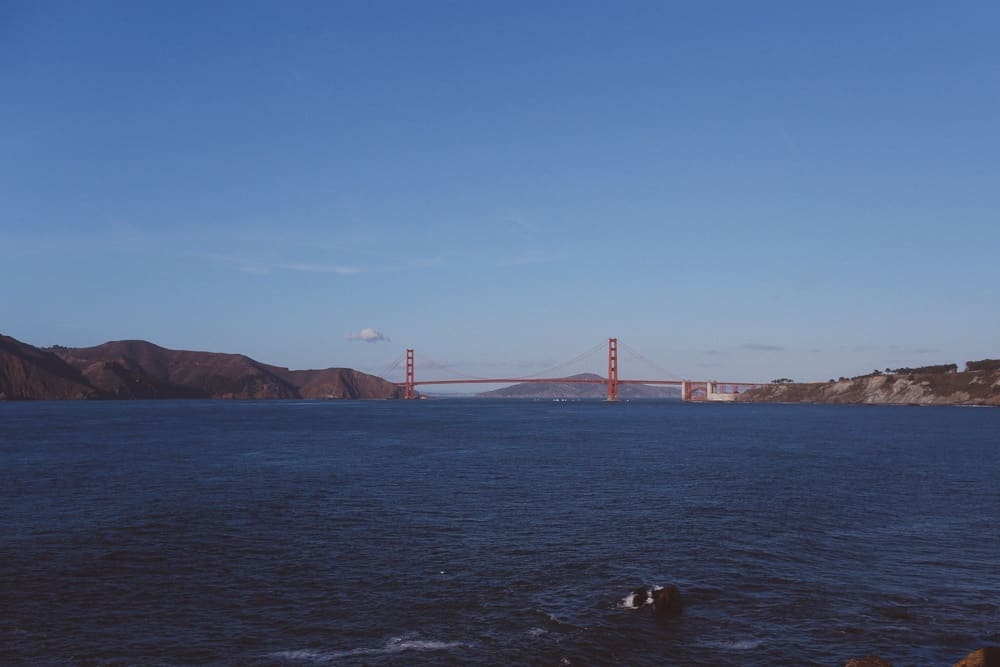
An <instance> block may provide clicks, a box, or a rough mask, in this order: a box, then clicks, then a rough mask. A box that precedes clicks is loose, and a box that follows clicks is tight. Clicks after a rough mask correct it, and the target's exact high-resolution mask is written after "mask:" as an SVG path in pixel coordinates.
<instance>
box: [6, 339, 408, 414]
mask: <svg viewBox="0 0 1000 667" xmlns="http://www.w3.org/2000/svg"><path fill="white" fill-rule="evenodd" d="M0 395H2V396H3V397H5V398H7V399H10V400H29V399H42V400H59V399H77V398H92V399H93V398H109V399H158V398H253V399H271V398H274V399H279V398H285V399H287V398H352V399H356V398H399V397H400V396H401V391H400V390H399V388H397V387H396V386H395V385H394V384H392V383H390V382H388V381H386V380H383V379H382V378H379V377H376V376H373V375H368V374H366V373H361V372H359V371H356V370H353V369H350V368H328V369H323V370H307V371H292V370H289V369H287V368H281V367H279V366H270V365H268V364H263V363H260V362H259V361H256V360H254V359H251V358H250V357H247V356H246V355H242V354H224V353H218V352H193V351H188V350H170V349H167V348H164V347H160V346H159V345H155V344H153V343H150V342H147V341H143V340H122V341H112V342H108V343H104V344H102V345H97V346H95V347H87V348H67V347H59V346H56V347H53V348H50V349H47V350H43V349H39V348H36V347H32V346H31V345H27V344H26V343H22V342H20V341H17V340H15V339H13V338H10V337H8V336H2V337H0Z"/></svg>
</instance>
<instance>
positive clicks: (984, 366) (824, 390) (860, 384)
mask: <svg viewBox="0 0 1000 667" xmlns="http://www.w3.org/2000/svg"><path fill="white" fill-rule="evenodd" d="M740 400H741V401H745V402H757V403H834V404H864V405H964V406H1000V360H995V359H983V360H981V361H970V362H967V363H966V368H965V370H964V371H961V372H959V371H958V370H957V367H956V366H955V365H953V364H952V365H947V366H927V367H924V368H915V369H896V370H890V369H886V370H885V371H875V372H873V373H870V374H868V375H862V376H857V377H853V378H840V379H839V380H830V381H828V382H790V383H779V384H770V385H767V386H764V387H760V388H757V389H751V390H749V391H747V392H745V393H744V394H742V395H741V396H740Z"/></svg>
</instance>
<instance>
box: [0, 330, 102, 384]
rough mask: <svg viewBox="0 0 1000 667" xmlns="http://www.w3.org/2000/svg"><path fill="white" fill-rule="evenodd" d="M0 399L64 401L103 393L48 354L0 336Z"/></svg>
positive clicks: (76, 371)
mask: <svg viewBox="0 0 1000 667" xmlns="http://www.w3.org/2000/svg"><path fill="white" fill-rule="evenodd" d="M0 397H2V398H4V399H8V400H63V399H80V398H102V393H101V392H100V391H98V390H97V389H95V388H94V387H93V386H91V385H90V383H88V382H87V380H86V379H85V378H84V377H83V375H82V374H81V373H80V371H79V370H78V369H76V368H74V367H73V366H71V365H69V364H67V363H66V362H65V361H63V360H62V359H60V358H59V357H57V356H56V355H54V354H52V353H51V352H46V351H45V350H40V349H38V348H37V347H33V346H31V345H28V344H27V343H22V342H21V341H19V340H17V339H15V338H11V337H10V336H3V335H0Z"/></svg>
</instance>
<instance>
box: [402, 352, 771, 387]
mask: <svg viewBox="0 0 1000 667" xmlns="http://www.w3.org/2000/svg"><path fill="white" fill-rule="evenodd" d="M602 345H603V343H599V344H598V345H596V346H595V347H593V348H591V349H590V350H588V351H587V352H584V353H583V354H580V355H577V356H576V357H574V358H573V359H572V360H570V361H568V362H564V363H562V364H559V365H557V366H555V367H553V368H556V369H557V368H561V367H565V366H567V365H568V364H572V363H575V362H577V361H579V360H581V359H583V358H585V357H586V356H589V355H590V354H593V353H594V352H595V351H596V350H597V349H598V348H600V347H601V346H602ZM628 350H629V351H630V352H631V353H632V354H634V355H636V356H637V357H639V358H640V359H642V360H643V361H645V362H646V363H648V364H649V365H651V366H653V367H655V368H656V369H657V370H659V371H660V372H662V373H664V374H665V375H672V373H670V372H668V371H665V370H663V369H661V368H659V367H658V366H656V365H655V364H653V362H651V361H650V360H649V359H646V358H645V357H643V356H642V355H641V354H639V353H638V352H636V351H635V350H632V349H631V348H628ZM405 360H406V366H405V369H406V376H405V379H404V380H403V381H402V382H396V383H394V384H395V385H396V386H397V387H400V388H401V389H402V390H403V398H404V399H407V400H413V399H415V398H418V395H417V387H418V386H421V385H455V384H521V383H535V384H541V383H560V384H603V385H605V386H606V387H607V400H608V401H617V400H618V389H619V387H620V386H622V385H630V384H643V385H667V386H675V387H679V388H680V390H681V399H682V400H684V401H734V400H736V398H737V396H738V395H739V393H740V391H741V390H746V389H752V388H754V387H760V386H763V385H764V384H765V383H763V382H733V381H719V380H679V379H675V378H664V379H642V380H640V379H623V378H621V377H620V376H619V373H618V339H617V338H609V339H608V372H607V375H606V376H604V377H537V376H532V375H529V376H526V377H493V378H486V377H471V376H466V375H463V374H461V373H458V372H456V371H454V369H450V370H451V371H452V372H454V374H455V375H462V377H456V378H445V379H419V380H418V379H417V368H416V357H415V355H414V351H413V349H412V348H408V349H407V350H406V357H405ZM402 361H403V360H402V359H399V360H397V361H396V362H395V363H394V364H393V365H392V366H391V367H390V368H389V369H388V372H387V373H386V375H388V374H389V373H390V372H391V371H392V370H393V369H394V368H395V367H396V366H398V365H399V364H400V363H402ZM434 365H435V367H438V368H448V367H446V366H442V365H440V364H434ZM543 372H544V371H543Z"/></svg>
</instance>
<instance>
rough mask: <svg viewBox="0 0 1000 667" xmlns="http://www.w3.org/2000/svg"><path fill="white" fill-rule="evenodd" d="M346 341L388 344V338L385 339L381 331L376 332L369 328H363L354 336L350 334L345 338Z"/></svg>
mask: <svg viewBox="0 0 1000 667" xmlns="http://www.w3.org/2000/svg"><path fill="white" fill-rule="evenodd" d="M347 340H359V341H362V342H365V343H378V342H379V341H382V342H385V343H388V342H390V340H389V338H387V337H386V336H385V335H384V334H383V333H382V332H381V331H376V330H375V329H372V328H371V327H365V328H364V329H362V330H361V331H359V332H358V333H356V334H350V335H349V336H348V337H347Z"/></svg>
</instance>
